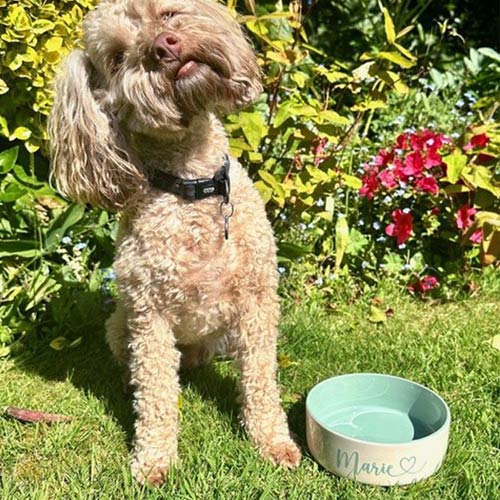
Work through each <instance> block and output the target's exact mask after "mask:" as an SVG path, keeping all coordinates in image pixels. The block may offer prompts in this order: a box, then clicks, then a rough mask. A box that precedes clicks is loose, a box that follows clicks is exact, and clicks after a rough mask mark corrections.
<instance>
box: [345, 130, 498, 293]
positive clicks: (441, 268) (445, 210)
mask: <svg viewBox="0 0 500 500" xmlns="http://www.w3.org/2000/svg"><path fill="white" fill-rule="evenodd" d="M498 139H499V137H498V132H497V129H496V127H490V128H489V129H487V128H486V127H476V128H471V129H470V130H468V131H467V132H466V134H464V135H463V137H461V138H460V139H459V140H457V141H454V140H452V139H451V138H450V137H447V136H445V135H444V134H441V133H437V132H435V131H433V130H429V129H422V130H419V131H407V132H404V133H402V134H400V135H399V136H398V137H397V138H396V140H395V143H394V144H392V145H391V146H389V147H386V148H382V149H381V150H380V151H379V152H378V153H377V154H376V155H375V156H374V157H373V158H372V159H371V161H370V162H369V163H367V164H366V165H364V166H363V169H362V176H361V182H362V186H361V188H360V189H359V196H360V197H361V198H363V199H364V200H365V202H364V203H362V204H360V206H359V209H360V213H359V214H358V216H360V217H361V221H363V225H364V226H365V227H367V228H369V230H368V231H367V230H366V229H365V230H364V231H359V234H356V233H358V231H357V230H354V236H356V237H357V238H358V240H359V239H360V238H364V241H365V242H366V243H367V244H366V246H365V247H364V248H363V249H364V255H363V258H364V259H365V260H364V262H365V266H364V267H365V269H367V268H368V269H370V268H371V269H373V270H374V269H377V268H378V269H383V270H385V271H386V272H387V273H389V274H394V275H396V274H400V275H403V276H405V279H407V280H408V281H409V289H410V290H411V291H413V292H415V293H426V292H428V291H431V290H433V289H434V288H435V287H436V286H437V285H438V277H437V275H440V276H443V277H445V276H448V277H450V276H454V275H456V274H458V273H460V272H463V271H464V270H465V269H467V268H470V267H471V266H473V265H477V264H481V265H486V264H492V263H494V262H495V261H496V260H497V259H499V258H500V244H499V243H500V214H499V206H500V204H499V201H500V182H499V179H498V171H497V170H496V169H497V167H498V158H499V155H498V153H499V140H498ZM368 242H370V245H368ZM358 257H359V256H358ZM430 272H432V274H431V273H430Z"/></svg>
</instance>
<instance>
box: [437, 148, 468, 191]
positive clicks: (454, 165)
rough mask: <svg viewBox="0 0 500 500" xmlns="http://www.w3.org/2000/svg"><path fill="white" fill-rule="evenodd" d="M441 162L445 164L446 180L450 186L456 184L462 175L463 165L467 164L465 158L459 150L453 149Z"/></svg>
mask: <svg viewBox="0 0 500 500" xmlns="http://www.w3.org/2000/svg"><path fill="white" fill-rule="evenodd" d="M443 162H444V163H445V164H446V167H447V168H446V180H447V181H448V182H450V183H451V184H456V183H457V182H458V179H460V175H461V174H462V171H463V169H464V168H465V165H466V164H467V156H465V155H464V154H463V153H462V152H461V151H460V149H458V148H457V149H455V150H454V151H453V153H451V154H449V155H446V156H444V157H443Z"/></svg>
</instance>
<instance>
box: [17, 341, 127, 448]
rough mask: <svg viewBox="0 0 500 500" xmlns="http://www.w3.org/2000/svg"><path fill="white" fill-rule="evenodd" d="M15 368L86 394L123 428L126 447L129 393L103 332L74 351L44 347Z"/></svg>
mask: <svg viewBox="0 0 500 500" xmlns="http://www.w3.org/2000/svg"><path fill="white" fill-rule="evenodd" d="M16 364H17V366H18V367H19V368H20V369H22V370H23V371H25V372H31V373H33V374H35V375H38V376H40V377H42V378H44V379H46V380H48V381H66V380H67V381H70V382H71V384H73V385H74V386H75V387H76V388H77V389H80V390H81V391H82V392H83V393H85V394H92V395H94V396H95V397H96V398H97V399H99V401H101V402H102V403H104V405H105V408H106V412H107V413H108V414H109V415H110V416H111V417H112V418H113V419H115V420H116V421H117V422H118V424H119V425H120V426H121V427H122V428H123V430H124V432H125V434H126V437H127V445H128V446H130V444H131V441H132V436H133V412H132V400H131V397H130V393H128V394H127V393H126V391H125V390H124V387H123V382H122V369H121V367H120V366H118V364H117V363H116V362H115V360H114V359H113V357H112V355H111V352H110V351H109V349H108V347H107V345H106V343H105V341H104V334H103V332H96V333H95V334H93V335H87V336H84V337H83V338H82V342H81V344H80V345H79V346H77V347H75V348H70V349H65V350H62V351H54V350H53V349H50V348H48V347H46V348H45V349H44V350H43V351H40V352H39V353H34V354H29V355H24V356H21V357H19V358H18V359H17V360H16Z"/></svg>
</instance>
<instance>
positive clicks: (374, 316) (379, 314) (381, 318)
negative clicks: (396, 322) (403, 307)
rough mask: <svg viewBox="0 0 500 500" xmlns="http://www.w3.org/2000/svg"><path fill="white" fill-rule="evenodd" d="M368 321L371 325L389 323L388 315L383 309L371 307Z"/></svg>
mask: <svg viewBox="0 0 500 500" xmlns="http://www.w3.org/2000/svg"><path fill="white" fill-rule="evenodd" d="M368 321H370V322H371V323H384V322H385V321H387V314H386V313H385V311H383V310H382V309H380V308H378V307H375V306H370V314H369V316H368Z"/></svg>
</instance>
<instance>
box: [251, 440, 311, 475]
mask: <svg viewBox="0 0 500 500" xmlns="http://www.w3.org/2000/svg"><path fill="white" fill-rule="evenodd" d="M261 453H262V455H263V456H264V457H265V458H268V459H269V460H271V462H273V463H274V464H275V465H281V466H282V467H286V468H287V469H295V467H298V466H299V464H300V459H301V457H302V454H301V452H300V449H299V447H298V446H297V445H296V444H295V443H294V442H293V441H292V440H290V441H284V442H281V443H276V444H273V445H271V446H269V447H266V448H265V449H264V450H262V451H261Z"/></svg>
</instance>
